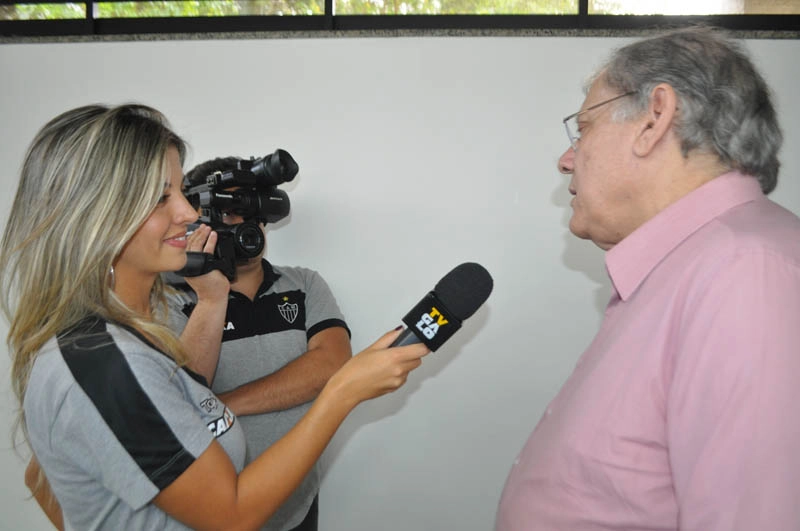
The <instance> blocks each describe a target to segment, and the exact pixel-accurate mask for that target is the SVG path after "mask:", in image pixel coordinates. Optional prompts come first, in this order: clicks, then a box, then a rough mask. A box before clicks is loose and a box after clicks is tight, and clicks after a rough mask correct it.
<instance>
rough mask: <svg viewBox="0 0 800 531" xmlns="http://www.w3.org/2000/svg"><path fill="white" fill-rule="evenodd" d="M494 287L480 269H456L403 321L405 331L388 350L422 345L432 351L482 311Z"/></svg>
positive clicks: (470, 266) (473, 266) (468, 265)
mask: <svg viewBox="0 0 800 531" xmlns="http://www.w3.org/2000/svg"><path fill="white" fill-rule="evenodd" d="M493 286H494V282H493V281H492V276H491V275H490V274H489V272H488V271H486V269H485V268H484V267H483V266H482V265H480V264H476V263H474V262H465V263H463V264H461V265H458V266H456V267H455V268H453V270H452V271H450V272H449V273H448V274H446V275H445V276H444V277H442V279H441V280H440V281H439V282H438V283H437V284H436V286H435V287H434V288H433V291H431V292H430V293H428V294H427V295H425V297H424V298H423V299H422V300H421V301H419V303H417V305H416V306H414V307H413V308H412V309H411V311H410V312H408V313H407V314H406V316H405V317H403V323H405V325H406V326H407V328H406V329H405V330H404V331H403V332H402V333H401V334H400V336H399V337H398V338H397V339H396V340H395V341H394V343H392V345H391V346H392V347H396V346H402V345H410V344H413V343H425V346H427V347H428V348H429V349H430V350H431V351H435V350H436V349H438V348H439V347H441V346H442V345H443V344H444V342H445V341H447V340H448V339H450V338H451V337H452V336H453V334H455V333H456V332H457V331H458V329H459V328H461V324H462V323H463V321H464V320H465V319H467V318H468V317H470V316H472V314H474V313H475V312H476V311H477V310H478V308H480V307H481V305H482V304H483V303H484V302H485V301H486V299H488V298H489V295H490V294H491V292H492V288H493Z"/></svg>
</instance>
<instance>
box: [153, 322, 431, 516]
mask: <svg viewBox="0 0 800 531" xmlns="http://www.w3.org/2000/svg"><path fill="white" fill-rule="evenodd" d="M397 334H398V332H391V333H389V334H386V335H384V336H383V337H382V338H381V339H380V340H378V341H377V342H376V343H375V344H373V345H372V346H371V347H369V348H368V349H367V350H365V351H363V352H361V353H360V354H358V355H356V356H354V357H353V358H352V359H351V360H350V361H348V362H347V363H346V364H345V365H344V366H343V367H342V368H341V369H340V370H339V371H337V372H336V373H335V374H334V375H333V376H332V377H331V379H330V380H329V381H328V383H327V385H326V386H325V387H324V388H323V390H322V392H321V393H320V395H319V396H318V397H317V399H316V401H315V402H314V404H313V405H312V406H311V408H310V409H309V411H308V412H307V413H306V414H305V415H304V416H303V418H302V419H301V420H300V421H299V422H298V423H297V424H296V425H295V426H294V428H292V429H291V430H290V431H289V432H288V433H287V434H286V435H285V436H284V437H283V438H281V439H280V440H279V441H278V442H276V443H275V444H274V445H272V446H271V447H270V448H269V449H267V450H266V451H265V452H264V453H263V454H261V455H260V456H259V457H258V458H256V459H255V460H254V461H253V462H252V463H250V464H249V465H248V466H247V467H246V468H245V469H244V470H243V471H242V472H241V474H239V475H238V476H237V475H236V471H235V469H234V467H233V464H232V463H231V461H230V459H229V458H228V455H227V454H226V453H225V451H224V450H223V449H222V446H221V445H220V444H219V443H217V442H216V441H215V442H213V443H212V444H211V446H209V448H208V449H207V450H206V451H205V452H204V453H203V454H202V455H201V456H200V457H199V458H198V459H197V460H196V461H195V462H194V463H193V464H192V465H191V466H190V467H189V468H188V469H186V471H185V472H184V473H183V474H181V475H180V476H179V477H178V478H177V479H176V480H175V481H173V482H172V484H170V485H169V486H168V487H167V488H165V489H164V490H162V491H161V493H159V494H158V496H156V498H155V500H154V503H155V504H156V505H157V506H158V507H160V508H161V509H162V510H164V511H165V512H167V513H168V514H170V515H172V516H173V517H174V518H176V519H178V520H180V521H181V522H183V523H185V524H186V525H189V526H191V527H192V528H195V529H219V528H225V529H253V528H256V527H258V526H260V525H262V524H263V523H264V522H265V521H267V519H269V517H270V516H272V514H273V513H274V512H275V511H276V510H277V508H278V507H279V506H280V505H281V503H283V502H284V501H285V500H286V498H287V497H288V496H289V495H290V494H291V492H292V491H293V490H294V489H295V488H296V487H297V485H299V483H300V481H301V480H302V479H303V477H304V476H305V475H306V473H307V472H308V471H309V470H310V469H311V467H312V466H313V464H314V463H315V462H316V461H317V460H318V459H319V457H320V456H321V455H322V452H323V451H324V450H325V447H326V446H327V445H328V443H329V442H330V440H331V438H332V437H333V435H334V434H335V433H336V430H337V429H338V428H339V425H340V424H341V423H342V421H344V419H345V418H346V417H347V415H348V414H349V413H350V411H352V410H353V408H355V406H356V405H358V404H359V403H361V402H363V401H365V400H369V399H371V398H375V397H378V396H381V395H383V394H386V393H389V392H392V391H394V390H396V389H398V388H399V387H400V386H402V385H403V384H404V383H405V381H406V378H407V377H408V373H409V372H410V371H412V370H413V369H415V368H416V367H419V365H420V364H421V363H422V361H421V359H420V358H421V357H422V356H424V355H425V354H427V353H428V350H427V348H426V347H425V346H424V345H422V344H417V345H409V346H406V347H399V348H391V349H389V348H387V347H388V346H389V345H390V344H391V342H392V341H393V340H394V339H395V338H396V337H397Z"/></svg>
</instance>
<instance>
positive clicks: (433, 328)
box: [416, 306, 450, 339]
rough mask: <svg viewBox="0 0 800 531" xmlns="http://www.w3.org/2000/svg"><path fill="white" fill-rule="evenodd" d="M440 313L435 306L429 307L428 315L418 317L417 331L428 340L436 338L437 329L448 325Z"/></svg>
mask: <svg viewBox="0 0 800 531" xmlns="http://www.w3.org/2000/svg"><path fill="white" fill-rule="evenodd" d="M449 322H450V321H448V320H447V319H446V318H445V316H444V315H442V312H440V311H439V310H437V309H436V306H432V307H431V311H430V312H428V313H423V314H422V316H421V317H420V319H419V321H417V325H416V327H417V330H419V331H420V332H422V335H424V336H425V337H427V338H428V339H433V338H434V337H436V333H437V332H438V331H439V327H441V326H444V325H446V324H447V323H449Z"/></svg>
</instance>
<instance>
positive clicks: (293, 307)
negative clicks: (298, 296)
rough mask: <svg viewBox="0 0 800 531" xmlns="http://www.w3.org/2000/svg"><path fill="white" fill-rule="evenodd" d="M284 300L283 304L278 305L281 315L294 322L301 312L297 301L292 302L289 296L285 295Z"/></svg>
mask: <svg viewBox="0 0 800 531" xmlns="http://www.w3.org/2000/svg"><path fill="white" fill-rule="evenodd" d="M283 301H284V302H283V304H279V305H278V311H279V312H280V313H281V316H282V317H283V318H284V319H286V320H287V321H288V322H289V323H291V324H293V323H294V320H295V319H297V314H298V313H299V312H298V306H297V303H294V304H292V303H290V302H289V297H284V298H283Z"/></svg>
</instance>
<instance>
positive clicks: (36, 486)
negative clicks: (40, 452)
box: [25, 456, 64, 531]
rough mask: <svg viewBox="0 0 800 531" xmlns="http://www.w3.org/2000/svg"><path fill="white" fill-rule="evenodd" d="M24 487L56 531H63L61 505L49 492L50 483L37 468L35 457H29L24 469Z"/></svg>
mask: <svg viewBox="0 0 800 531" xmlns="http://www.w3.org/2000/svg"><path fill="white" fill-rule="evenodd" d="M25 485H26V486H27V487H28V489H30V491H31V492H32V493H33V497H34V499H35V500H36V502H37V503H38V504H39V507H41V508H42V511H44V514H45V515H46V516H47V518H48V519H49V520H50V522H52V524H53V525H54V526H55V528H56V529H58V531H63V530H64V518H63V515H62V514H61V505H59V504H58V500H56V497H55V496H54V495H53V491H52V490H50V483H49V482H48V481H47V477H45V475H44V472H42V469H41V468H40V467H39V461H37V460H36V456H33V457H31V460H30V462H28V467H27V468H26V469H25Z"/></svg>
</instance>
